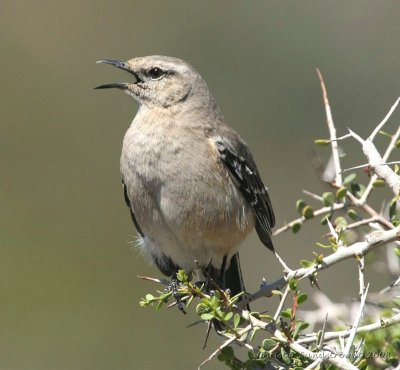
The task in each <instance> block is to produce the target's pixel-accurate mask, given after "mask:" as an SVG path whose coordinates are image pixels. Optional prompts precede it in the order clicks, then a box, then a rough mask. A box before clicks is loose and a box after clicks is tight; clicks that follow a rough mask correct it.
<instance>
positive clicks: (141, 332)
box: [0, 0, 400, 370]
mask: <svg viewBox="0 0 400 370" xmlns="http://www.w3.org/2000/svg"><path fill="white" fill-rule="evenodd" d="M399 19H400V2H399V1H366V0H363V1H361V0H360V1H329V2H328V1H261V0H260V1H238V0H224V1H209V0H203V1H184V0H181V1H174V0H171V1H153V0H147V1H127V0H126V1H114V2H111V1H94V0H91V1H74V0H72V1H43V0H37V1H18V0H17V1H9V0H0V43H1V44H0V45H1V48H0V55H1V58H0V66H1V68H0V86H1V90H0V117H1V118H0V119H1V122H0V153H1V155H0V171H1V172H0V207H1V212H0V253H1V255H0V297H1V298H0V368H1V369H7V370H22V369H24V370H25V369H26V370H28V369H29V370H50V369H59V370H64V369H65V370H67V369H68V370H69V369H93V370H109V369H119V370H127V369H160V368H165V369H195V368H197V366H198V364H199V363H200V362H201V361H202V360H203V359H204V358H205V357H206V356H207V355H208V354H209V353H210V352H211V351H212V350H213V349H214V348H215V346H216V345H217V343H219V339H218V338H215V335H212V339H211V340H210V343H209V346H208V348H207V349H206V350H205V351H203V350H202V345H203V341H204V338H205V327H204V326H203V325H198V326H196V327H191V328H186V325H188V324H191V323H193V322H194V321H195V320H196V318H195V316H194V315H192V314H190V315H187V316H183V315H182V314H180V313H179V312H177V311H176V310H175V309H171V310H164V311H162V312H158V313H156V312H154V310H153V309H152V308H149V309H142V308H140V307H139V305H138V301H139V299H140V297H142V296H143V295H144V294H145V293H146V292H150V291H154V290H155V289H156V288H157V286H156V285H154V284H152V283H149V282H144V281H141V280H139V279H138V278H137V275H150V276H160V273H159V272H158V271H157V270H156V268H155V267H153V266H151V265H149V264H148V263H147V262H146V260H145V259H144V258H143V257H142V256H140V255H139V254H138V253H137V251H136V250H134V248H133V247H132V246H131V244H130V242H131V241H132V240H134V229H133V225H132V224H131V221H130V217H129V213H128V210H127V209H126V207H125V205H124V201H123V195H122V189H121V184H120V175H119V154H120V148H121V142H122V138H123V135H124V132H125V130H126V129H127V127H128V125H129V123H130V122H131V120H132V118H133V116H134V114H135V111H136V109H137V106H136V103H135V102H134V101H133V100H131V99H129V98H128V97H127V96H125V95H123V94H121V93H119V92H118V91H95V90H93V87H94V86H96V85H98V84H102V83H108V82H113V81H123V80H124V79H125V80H128V81H129V79H130V78H131V77H130V76H129V75H127V74H125V73H123V72H122V71H119V70H116V69H113V68H111V67H109V66H104V65H96V64H95V61H96V60H98V59H103V58H114V59H121V60H126V59H130V58H131V57H134V56H143V55H151V54H165V55H171V56H176V57H180V58H183V59H185V60H188V61H189V62H191V63H192V64H193V65H194V66H195V67H196V68H197V69H198V70H199V71H200V72H201V73H202V75H203V76H204V78H205V79H206V80H207V81H208V83H209V86H210V88H211V90H212V91H213V93H214V95H215V97H216V99H217V101H218V102H219V104H220V106H221V108H222V110H223V112H224V113H225V116H226V118H227V120H228V121H229V122H231V124H232V126H233V127H235V128H236V129H237V130H238V131H239V132H240V134H241V135H242V137H243V138H244V139H245V140H246V141H247V142H248V143H249V145H250V147H251V148H252V151H253V154H254V156H255V158H256V160H257V163H258V165H259V169H260V172H261V174H262V176H263V179H264V180H265V182H266V184H267V185H268V187H269V189H270V194H271V197H272V200H273V204H274V207H275V212H276V216H277V220H278V224H279V225H281V224H283V223H284V222H285V221H289V220H291V219H292V218H293V217H295V216H296V210H295V207H294V203H295V200H296V199H297V198H299V197H303V195H302V194H301V189H303V188H306V189H308V190H312V191H317V192H318V191H319V192H320V191H322V190H323V187H322V186H321V185H320V183H319V181H318V180H317V179H316V175H315V172H314V170H313V168H312V165H311V158H312V157H313V156H314V154H315V153H317V154H319V155H321V156H322V157H323V158H326V157H327V153H328V152H329V150H328V149H325V148H322V149H321V148H315V146H314V145H313V140H314V139H315V138H321V137H326V136H327V130H326V124H325V116H324V110H323V106H322V100H321V93H320V87H319V84H318V80H317V77H316V73H315V68H316V67H319V68H320V69H321V71H322V72H323V74H324V76H325V79H326V84H327V87H328V91H329V95H330V99H331V104H332V109H333V114H334V118H335V122H336V124H337V128H338V134H339V135H341V134H344V133H345V132H346V127H347V126H350V127H351V128H353V129H354V130H356V131H357V132H358V133H359V134H361V135H363V136H366V135H367V134H368V133H369V132H370V131H371V130H372V129H373V128H374V127H375V125H376V124H377V123H378V122H379V121H380V120H381V119H382V118H383V116H384V115H385V114H386V112H387V110H388V109H389V107H390V106H391V105H392V104H393V102H394V101H395V99H396V97H397V96H398V95H400V88H399V82H400V73H399V60H400V43H399V35H400V22H399ZM398 118H399V115H398V114H397V115H396V116H395V117H394V118H393V122H398ZM388 130H390V128H389V129H388ZM345 146H346V151H347V153H348V154H350V156H349V158H348V159H347V160H346V164H347V166H351V165H357V164H360V163H364V162H365V159H363V157H362V155H361V154H360V152H361V151H360V148H359V147H358V145H357V144H354V143H348V144H347V143H346V144H345ZM363 176H364V177H363ZM359 178H360V179H363V180H366V175H365V174H363V173H362V172H360V173H359ZM325 231H326V230H325V229H324V228H322V227H320V226H318V221H316V222H315V226H312V225H311V224H309V225H307V226H306V227H304V228H303V229H302V232H301V233H300V234H299V235H298V236H296V237H293V235H291V234H287V235H284V236H281V237H278V238H276V239H275V244H276V247H277V249H278V250H279V252H280V254H281V255H282V256H283V257H284V258H285V260H287V261H288V263H289V264H290V265H291V266H292V267H296V266H298V261H299V260H300V259H302V258H305V257H311V251H312V250H315V249H316V248H315V247H314V242H315V241H316V240H317V239H318V237H319V236H320V235H321V234H322V233H324V232H325ZM242 264H243V266H242V267H243V269H244V275H245V278H246V282H247V288H248V289H249V290H255V289H257V287H258V285H259V283H260V281H261V278H262V277H263V276H264V277H266V278H267V279H268V280H269V281H272V280H274V279H276V278H278V277H279V276H280V273H281V271H280V268H279V266H277V264H276V263H275V262H274V260H273V256H272V254H271V253H270V252H269V251H267V250H266V249H265V248H264V247H263V246H262V245H261V243H260V242H259V241H258V240H257V238H256V236H255V235H252V237H250V238H249V239H248V240H247V241H246V242H245V243H244V246H243V250H242ZM338 271H339V270H335V271H329V272H326V273H324V274H321V277H320V284H321V288H322V289H323V290H324V291H326V292H333V293H334V297H335V296H336V298H338V299H340V298H341V295H348V296H354V294H356V292H357V289H358V282H357V274H356V271H355V270H354V262H348V263H346V264H343V267H342V272H338ZM375 288H376V287H375ZM304 289H305V290H310V288H309V287H308V286H307V284H304ZM335 294H336V295H335ZM261 304H262V305H261ZM261 304H260V309H264V310H268V309H269V310H273V309H274V308H275V307H276V301H273V300H265V301H263V302H261ZM221 367H222V366H221V365H219V364H218V363H217V362H214V363H213V364H211V365H209V366H208V368H209V369H217V368H221Z"/></svg>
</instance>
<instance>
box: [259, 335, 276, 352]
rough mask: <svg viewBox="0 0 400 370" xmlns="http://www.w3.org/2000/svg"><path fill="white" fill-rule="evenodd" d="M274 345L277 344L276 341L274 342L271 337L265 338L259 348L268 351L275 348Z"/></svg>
mask: <svg viewBox="0 0 400 370" xmlns="http://www.w3.org/2000/svg"><path fill="white" fill-rule="evenodd" d="M276 345H277V342H275V341H274V340H273V339H270V338H267V339H264V340H263V341H262V344H261V348H262V349H264V350H266V351H270V350H272V349H273V348H275V347H276Z"/></svg>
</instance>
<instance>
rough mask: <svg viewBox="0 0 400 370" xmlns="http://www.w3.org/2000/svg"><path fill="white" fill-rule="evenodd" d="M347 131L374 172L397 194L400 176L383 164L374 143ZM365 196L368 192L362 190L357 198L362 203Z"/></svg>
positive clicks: (399, 189) (399, 186)
mask: <svg viewBox="0 0 400 370" xmlns="http://www.w3.org/2000/svg"><path fill="white" fill-rule="evenodd" d="M349 133H350V135H351V136H352V137H353V138H354V139H356V140H357V141H358V142H360V143H361V145H362V149H363V152H364V154H365V156H366V157H367V159H368V163H369V165H370V167H371V168H372V169H373V170H374V172H375V174H376V175H377V176H378V177H381V178H382V179H384V180H385V181H386V183H387V184H388V185H389V187H390V188H391V189H392V191H393V193H394V194H395V195H397V194H398V193H399V191H400V176H398V175H396V174H395V173H394V171H393V170H392V169H391V168H390V167H389V166H387V165H384V163H385V162H386V161H385V160H384V159H383V158H382V157H381V155H380V154H379V152H378V150H377V149H376V147H375V145H374V143H373V142H372V141H371V140H370V139H369V138H368V139H367V140H364V139H362V138H361V137H360V136H359V135H358V134H356V133H355V132H353V131H352V130H350V129H349ZM371 186H372V185H371ZM367 196H368V193H366V192H364V194H363V196H362V197H361V198H360V200H359V201H360V203H364V202H365V201H366V199H367Z"/></svg>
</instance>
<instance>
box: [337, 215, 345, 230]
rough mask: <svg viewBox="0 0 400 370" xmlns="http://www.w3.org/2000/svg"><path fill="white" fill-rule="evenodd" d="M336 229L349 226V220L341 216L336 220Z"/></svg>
mask: <svg viewBox="0 0 400 370" xmlns="http://www.w3.org/2000/svg"><path fill="white" fill-rule="evenodd" d="M334 223H335V226H336V230H344V229H346V227H347V221H346V219H345V218H344V217H342V216H339V217H337V218H336V220H335V222H334Z"/></svg>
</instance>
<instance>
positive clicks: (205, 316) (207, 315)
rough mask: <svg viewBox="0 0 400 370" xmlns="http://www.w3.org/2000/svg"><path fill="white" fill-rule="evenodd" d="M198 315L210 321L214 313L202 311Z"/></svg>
mask: <svg viewBox="0 0 400 370" xmlns="http://www.w3.org/2000/svg"><path fill="white" fill-rule="evenodd" d="M200 317H201V318H202V319H203V320H204V321H210V320H212V319H214V318H215V316H214V314H212V313H203V314H201V315H200Z"/></svg>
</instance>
